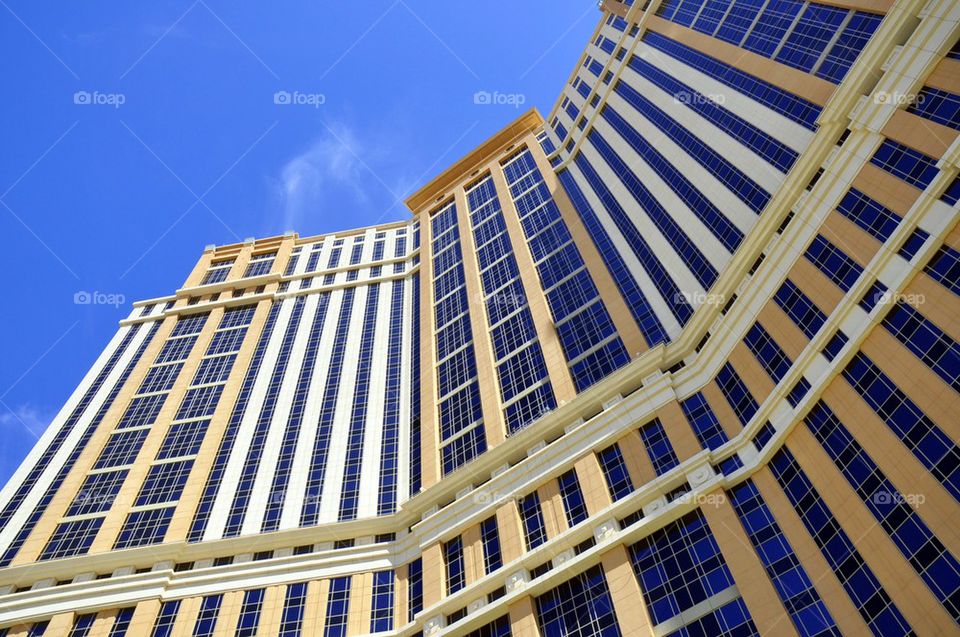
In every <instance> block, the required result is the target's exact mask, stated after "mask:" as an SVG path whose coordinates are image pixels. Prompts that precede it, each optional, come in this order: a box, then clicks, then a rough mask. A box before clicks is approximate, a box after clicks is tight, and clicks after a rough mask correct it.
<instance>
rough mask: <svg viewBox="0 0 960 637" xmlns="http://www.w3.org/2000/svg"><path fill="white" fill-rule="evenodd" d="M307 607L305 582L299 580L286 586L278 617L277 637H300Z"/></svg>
mask: <svg viewBox="0 0 960 637" xmlns="http://www.w3.org/2000/svg"><path fill="white" fill-rule="evenodd" d="M306 609H307V584H306V582H300V583H297V584H289V585H288V586H287V593H286V597H285V599H284V601H283V615H282V616H281V617H280V628H279V631H278V635H279V637H300V634H301V630H302V627H303V618H304V615H305V614H306Z"/></svg>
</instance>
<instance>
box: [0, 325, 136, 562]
mask: <svg viewBox="0 0 960 637" xmlns="http://www.w3.org/2000/svg"><path fill="white" fill-rule="evenodd" d="M149 333H150V329H149V326H147V325H145V326H144V327H143V328H141V331H140V333H138V334H137V335H136V336H135V337H134V338H133V339H132V340H131V342H130V346H129V347H127V349H126V351H125V352H124V353H123V355H122V356H121V357H120V358H119V360H118V361H117V364H116V365H115V366H114V367H113V370H112V371H111V372H110V373H109V374H108V375H107V379H106V380H105V381H104V383H103V385H101V386H100V389H99V390H98V391H97V392H96V394H94V397H93V399H92V400H91V401H90V404H89V405H87V408H86V409H85V410H84V412H83V415H82V416H81V417H80V418H79V419H78V420H77V422H76V424H75V425H74V426H73V429H72V431H71V432H70V433H69V434H68V435H67V437H66V439H65V440H64V442H63V444H62V445H61V446H60V450H59V451H57V453H55V454H54V455H53V458H51V459H50V461H49V462H48V466H47V468H46V469H45V470H44V472H43V473H42V474H41V476H40V478H39V479H38V480H37V481H36V483H35V484H34V485H33V488H32V489H30V492H29V494H28V495H27V497H26V499H24V501H23V504H22V505H21V506H20V507H19V508H18V509H17V511H16V513H14V514H13V516H12V517H11V518H10V521H9V523H8V524H7V526H6V528H4V530H3V532H2V533H0V547H2V550H6V549H7V548H8V547H9V546H10V542H12V541H13V539H14V537H15V536H16V534H17V533H19V531H20V529H21V528H22V526H23V524H24V523H25V522H26V520H27V518H28V517H29V516H30V514H31V513H32V512H33V509H34V507H35V506H36V505H37V503H38V502H39V501H40V498H42V497H43V493H44V492H45V491H46V490H47V488H48V487H49V486H50V484H51V483H52V482H53V481H54V479H56V477H57V475H58V474H59V473H60V471H61V470H62V469H63V465H64V464H65V463H66V461H67V458H68V457H69V456H70V454H71V453H73V450H74V448H75V447H76V446H77V443H78V442H79V441H80V438H81V437H82V436H83V434H84V431H85V430H86V429H87V427H89V426H90V423H91V421H92V420H93V418H94V417H95V416H96V415H97V412H98V411H100V408H101V407H102V406H103V403H104V401H106V399H107V396H108V395H109V394H110V392H111V391H113V388H114V386H115V385H116V383H117V381H118V379H119V377H120V375H121V374H123V371H124V369H125V368H126V367H127V365H128V364H129V363H130V361H131V360H132V359H133V356H134V354H135V353H136V351H137V349H138V348H139V347H140V345H141V344H142V343H143V341H144V340H145V339H146V337H147V334H149ZM111 343H112V341H111ZM111 349H115V348H111ZM101 358H102V356H101ZM97 365H98V367H99V368H100V369H101V370H102V368H103V364H102V363H101V361H100V360H99V359H98V361H97ZM87 388H88V389H89V383H87ZM63 413H64V412H63V411H61V414H60V415H63ZM60 415H58V418H59V417H60ZM61 426H62V425H61ZM31 455H33V454H31ZM29 460H30V457H28V461H29ZM26 462H27V461H25V462H24V464H26ZM33 462H36V460H35V459H34V460H33ZM11 484H13V483H11Z"/></svg>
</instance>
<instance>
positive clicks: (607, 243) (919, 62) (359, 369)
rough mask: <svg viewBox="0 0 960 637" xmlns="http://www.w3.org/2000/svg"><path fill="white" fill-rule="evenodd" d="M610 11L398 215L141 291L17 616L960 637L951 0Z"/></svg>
mask: <svg viewBox="0 0 960 637" xmlns="http://www.w3.org/2000/svg"><path fill="white" fill-rule="evenodd" d="M600 9H601V18H600V21H599V24H598V25H597V28H596V31H595V32H594V34H593V36H592V38H591V40H590V42H589V44H588V45H587V46H586V49H585V51H584V53H583V55H582V57H581V59H580V60H579V61H578V62H577V64H576V70H575V71H574V72H573V74H572V75H571V76H570V80H569V82H568V84H567V85H566V86H564V87H563V92H562V95H561V96H560V99H559V100H558V102H557V104H556V105H555V107H554V109H553V110H552V111H551V113H550V115H549V117H548V118H547V119H546V120H543V119H541V118H540V116H539V115H538V114H537V113H536V112H530V113H527V114H525V115H523V116H522V117H520V118H519V119H518V120H516V121H514V122H513V123H511V124H509V125H508V126H507V127H506V128H504V129H503V130H502V131H500V132H499V133H497V134H496V135H495V136H493V137H492V138H490V139H489V140H488V141H486V142H485V143H483V144H482V145H481V146H479V147H478V148H476V149H475V150H474V151H473V152H471V153H470V154H469V155H468V156H466V157H464V158H463V159H461V160H460V161H458V162H457V163H455V164H454V165H452V166H450V167H449V168H448V169H447V170H446V171H445V172H443V173H442V174H440V175H439V176H438V177H436V178H435V179H434V180H433V181H431V182H430V183H429V184H427V185H426V186H424V187H423V188H422V189H421V190H420V191H419V192H417V193H416V194H414V195H413V196H412V197H411V198H410V199H409V200H408V201H407V204H408V206H409V208H410V211H411V213H412V216H411V218H410V220H409V221H406V222H401V223H393V224H389V225H384V226H378V227H371V228H364V229H360V230H351V231H347V232H342V233H340V232H338V233H336V234H329V235H324V236H316V237H300V236H298V235H296V234H292V233H291V234H287V235H284V236H281V237H273V238H266V239H259V240H250V241H248V242H245V243H242V244H236V245H227V246H211V247H208V248H207V249H206V250H205V251H204V252H203V254H202V255H201V256H200V259H199V261H198V262H197V265H196V267H194V269H193V271H192V272H190V273H189V275H188V276H187V277H186V281H185V282H184V283H183V285H182V286H181V287H180V288H179V289H177V290H176V292H175V293H173V294H171V295H170V296H166V297H163V298H158V299H152V300H148V301H143V302H139V303H135V304H134V308H133V312H132V313H131V314H130V316H129V317H128V318H127V319H126V320H124V321H122V322H121V324H120V328H119V330H118V331H117V333H116V336H115V337H114V338H113V340H112V341H111V342H110V343H109V344H108V345H107V347H106V349H104V351H103V354H102V355H101V356H100V358H99V359H98V360H97V361H96V363H95V364H94V365H93V367H92V368H91V369H90V371H89V373H88V374H87V375H86V377H85V378H84V379H83V380H82V381H81V382H80V385H79V386H78V387H77V389H76V391H75V392H74V393H73V395H72V396H71V397H70V399H69V400H68V401H67V403H66V405H65V406H64V407H63V409H62V410H61V411H60V413H59V414H58V415H57V417H56V419H55V420H54V421H53V423H52V424H51V425H50V427H49V428H48V429H47V431H46V433H45V434H44V435H43V437H42V439H41V440H40V441H39V443H38V444H37V446H36V448H35V449H33V451H32V452H31V453H30V454H29V456H28V457H27V458H26V460H25V461H24V463H23V465H22V466H21V467H20V468H19V470H18V471H17V472H16V474H15V475H14V476H13V478H12V479H11V480H10V483H9V484H8V485H7V486H6V488H5V489H4V490H3V491H2V493H0V627H2V630H0V633H2V634H3V635H10V636H13V635H16V636H18V637H21V636H25V635H30V636H36V635H41V634H45V635H54V636H60V635H70V636H71V637H84V636H86V637H121V636H123V635H129V636H131V637H139V636H150V635H152V636H156V637H165V636H168V635H169V636H178V637H179V636H191V635H192V636H210V635H216V636H227V635H244V636H248V637H252V636H254V635H257V636H273V635H281V636H284V637H289V636H294V635H304V636H311V635H324V636H327V637H340V636H343V637H353V636H357V635H367V634H374V633H376V634H380V635H390V636H393V635H396V636H398V637H401V636H402V637H412V636H415V635H416V636H419V635H423V636H425V637H440V636H441V635H471V636H476V637H504V636H507V635H514V636H516V637H556V636H566V635H572V636H577V637H589V636H593V635H602V636H605V637H617V636H622V637H634V636H636V637H640V636H656V637H666V636H674V635H679V636H700V635H702V636H709V637H717V636H721V635H730V636H733V635H738V636H739V635H777V636H779V635H787V636H792V635H796V636H822V635H869V634H873V635H891V636H902V635H921V636H922V635H958V634H960V446H958V440H960V346H958V341H960V228H958V226H957V223H958V220H960V212H958V199H960V178H958V171H960V45H958V39H960V4H958V2H957V1H956V0H824V2H819V1H817V2H814V1H800V0H659V1H658V0H653V1H651V2H647V3H645V4H644V3H641V2H640V0H637V2H636V3H633V4H631V3H629V2H626V3H621V2H615V1H612V0H607V1H606V2H603V3H602V4H601V7H600Z"/></svg>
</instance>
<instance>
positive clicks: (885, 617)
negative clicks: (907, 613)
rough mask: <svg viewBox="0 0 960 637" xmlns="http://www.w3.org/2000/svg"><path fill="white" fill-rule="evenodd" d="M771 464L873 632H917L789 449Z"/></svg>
mask: <svg viewBox="0 0 960 637" xmlns="http://www.w3.org/2000/svg"><path fill="white" fill-rule="evenodd" d="M769 467H770V470H771V472H772V473H773V475H774V477H776V479H777V482H778V483H779V484H780V487H781V488H782V489H783V491H784V493H785V494H786V495H787V498H788V499H789V500H790V503H791V504H792V505H793V507H794V509H795V510H796V512H797V515H799V516H800V520H801V521H802V522H803V525H804V527H806V529H807V532H808V533H809V534H810V537H811V538H812V539H813V541H814V542H815V543H816V545H817V547H818V548H819V549H820V552H821V553H822V554H823V557H824V558H825V559H826V560H827V564H829V566H830V568H831V569H832V570H833V572H834V574H835V575H836V577H837V579H838V580H839V581H840V584H841V585H842V586H843V589H844V590H845V591H846V592H847V595H848V596H849V597H850V600H851V601H852V602H853V604H854V605H855V606H856V607H857V612H858V613H860V616H861V617H862V618H863V621H864V622H865V623H866V624H867V626H868V627H869V628H870V630H871V631H872V632H873V634H874V635H877V636H878V637H879V636H884V637H894V636H896V637H899V636H900V635H912V634H914V633H913V630H912V629H911V628H910V625H909V624H908V623H907V620H906V619H904V617H903V615H902V614H901V613H900V610H899V609H898V608H897V607H896V605H895V604H894V603H893V600H891V599H890V596H889V595H888V594H887V592H886V591H885V590H884V589H883V586H882V585H881V584H880V582H879V581H878V580H877V578H876V576H875V575H874V574H873V571H872V570H870V567H869V566H868V565H867V563H866V561H865V560H864V559H863V556H861V555H860V552H859V551H858V550H857V548H856V546H855V545H854V543H853V541H852V540H851V539H850V537H849V536H848V535H847V534H846V532H845V531H844V530H843V528H842V527H841V526H840V524H839V523H838V522H837V519H836V517H835V516H834V514H833V512H832V511H831V510H830V509H829V508H828V507H827V505H826V503H824V501H823V499H822V498H821V497H820V494H819V493H818V492H817V490H816V489H815V488H814V487H813V483H811V482H810V479H809V478H807V475H806V474H805V473H804V472H803V469H801V468H800V465H799V464H798V463H797V461H796V459H795V458H794V457H793V455H792V454H791V453H790V451H789V450H788V449H787V448H782V449H780V451H778V452H777V454H776V455H775V456H774V457H773V458H772V459H771V461H770V465H769Z"/></svg>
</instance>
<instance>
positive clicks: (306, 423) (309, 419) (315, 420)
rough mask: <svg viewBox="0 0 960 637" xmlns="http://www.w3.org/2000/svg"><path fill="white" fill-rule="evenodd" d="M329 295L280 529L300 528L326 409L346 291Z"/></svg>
mask: <svg viewBox="0 0 960 637" xmlns="http://www.w3.org/2000/svg"><path fill="white" fill-rule="evenodd" d="M330 295H331V296H330V302H329V305H328V307H327V320H326V323H325V324H324V326H323V333H322V334H321V336H320V347H319V349H318V350H317V360H316V364H315V366H314V370H313V376H312V377H311V379H310V390H309V393H308V394H307V404H306V406H305V407H304V410H303V424H302V425H301V429H300V437H299V438H298V439H297V448H296V451H295V452H294V456H293V466H292V468H291V471H290V482H289V483H288V485H287V495H286V499H285V500H284V501H283V513H281V515H280V527H279V528H280V529H292V528H296V527H298V526H300V511H301V510H302V509H303V501H304V496H305V495H306V494H305V490H306V488H307V478H308V477H309V472H310V465H311V464H312V461H313V445H314V442H315V441H316V439H317V425H318V424H319V419H320V410H321V408H322V407H323V394H324V391H325V390H326V385H327V382H328V380H327V374H328V373H329V371H330V354H331V352H332V351H333V341H334V338H335V337H336V335H337V325H338V323H339V320H338V319H339V317H340V307H341V305H342V304H343V290H334V291H333V292H330Z"/></svg>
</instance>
